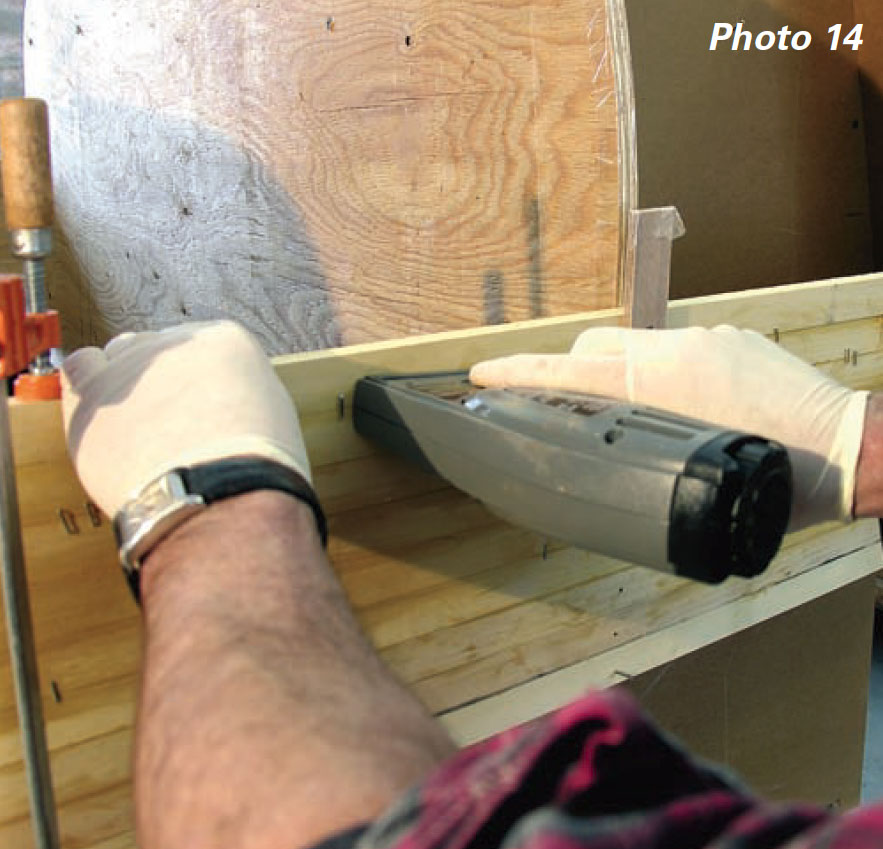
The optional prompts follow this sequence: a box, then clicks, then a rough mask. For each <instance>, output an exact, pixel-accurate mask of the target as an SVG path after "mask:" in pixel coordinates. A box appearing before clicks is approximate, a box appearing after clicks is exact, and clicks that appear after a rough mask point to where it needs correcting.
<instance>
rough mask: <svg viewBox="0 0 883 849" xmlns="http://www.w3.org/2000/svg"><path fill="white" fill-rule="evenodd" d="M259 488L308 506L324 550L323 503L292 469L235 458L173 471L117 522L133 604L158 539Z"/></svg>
mask: <svg viewBox="0 0 883 849" xmlns="http://www.w3.org/2000/svg"><path fill="white" fill-rule="evenodd" d="M258 489H274V490H278V491H280V492H287V493H288V494H289V495H292V496H294V497H295V498H297V499H299V500H301V501H303V502H304V503H306V504H308V505H309V506H310V507H311V508H312V510H313V514H314V515H315V517H316V526H317V528H318V531H319V537H320V539H321V540H322V545H323V546H325V545H327V542H328V528H327V524H326V521H325V514H324V513H323V512H322V508H321V506H320V505H319V499H318V498H317V497H316V493H315V492H314V491H313V488H312V487H311V486H310V484H309V483H308V482H307V480H306V478H304V477H303V475H301V474H299V473H298V472H296V471H294V469H291V468H289V467H288V466H283V465H282V464H281V463H276V462H274V461H272V460H264V459H262V458H259V457H231V458H228V459H224V460H217V461H215V462H211V463H202V464H200V465H196V466H190V467H186V468H178V469H172V470H171V471H169V472H165V473H164V474H162V475H160V476H159V477H158V478H155V479H154V480H152V481H150V483H148V484H147V485H146V486H144V487H143V488H142V489H141V491H140V492H139V493H138V495H137V496H135V497H134V498H132V499H131V500H130V501H128V502H126V504H124V505H123V506H122V507H121V508H120V510H119V512H118V513H117V514H116V516H115V517H114V520H113V529H114V534H115V535H116V540H117V545H118V546H119V550H120V563H121V564H122V567H123V572H124V573H125V575H126V580H127V581H128V583H129V588H130V589H131V590H132V594H133V595H134V596H135V600H136V601H138V602H139V603H140V598H141V591H140V577H141V562H142V561H143V560H144V558H145V557H146V556H147V555H148V554H149V553H150V551H151V550H152V549H153V548H154V546H155V545H156V544H157V543H158V542H160V540H162V539H163V538H165V537H166V536H168V535H169V534H170V533H171V532H172V531H173V530H174V529H175V528H177V527H178V526H179V525H181V524H183V523H184V522H186V521H187V519H189V518H190V517H191V516H194V515H195V514H197V513H200V512H202V511H203V510H205V509H206V508H207V507H208V506H209V504H212V503H213V502H215V501H220V500H221V499H223V498H231V497H232V496H234V495H242V494H244V493H246V492H252V491H254V490H258Z"/></svg>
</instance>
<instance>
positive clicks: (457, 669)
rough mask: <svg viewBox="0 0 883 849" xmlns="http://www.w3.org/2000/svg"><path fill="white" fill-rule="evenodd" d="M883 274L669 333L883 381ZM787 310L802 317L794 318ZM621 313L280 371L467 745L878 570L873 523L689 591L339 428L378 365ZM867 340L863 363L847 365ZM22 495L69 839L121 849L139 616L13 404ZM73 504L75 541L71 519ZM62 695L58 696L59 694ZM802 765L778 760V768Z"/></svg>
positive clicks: (12, 752)
mask: <svg viewBox="0 0 883 849" xmlns="http://www.w3.org/2000/svg"><path fill="white" fill-rule="evenodd" d="M881 304H883V278H880V277H866V278H859V279H856V280H841V281H829V282H824V283H818V284H813V285H812V286H808V287H800V288H795V289H792V290H790V291H787V292H786V291H783V290H781V289H777V290H773V291H762V292H757V293H744V294H738V295H733V296H730V297H724V296H719V297H715V298H704V299H697V300H694V301H690V302H682V303H675V304H672V306H671V308H670V313H669V320H670V324H673V325H679V324H683V323H686V322H688V321H689V322H698V323H704V324H714V323H716V322H719V321H734V322H736V323H740V324H744V325H746V326H751V327H754V328H756V329H759V330H762V331H764V332H768V333H772V332H773V330H774V329H778V332H779V339H780V342H781V343H782V344H783V345H786V346H787V347H789V348H790V349H791V350H794V351H796V352H798V353H802V354H803V355H805V356H808V357H809V359H810V360H811V361H813V362H816V363H819V364H820V365H821V367H822V368H824V369H825V370H826V371H828V372H829V373H831V374H833V375H835V376H837V377H839V378H840V379H842V380H844V381H846V382H848V383H850V384H851V385H855V386H867V387H875V386H881V385H883V339H881V327H883V316H881V313H883V306H881ZM789 305H790V308H789ZM619 317H620V315H619V313H618V312H617V311H609V312H605V313H601V314H588V315H584V316H581V317H577V318H567V319H564V318H561V319H549V320H547V321H544V322H528V323H526V324H524V325H520V326H514V327H508V328H484V329H479V330H473V331H462V332H457V333H447V334H441V335H439V336H435V337H429V338H424V339H413V340H403V341H400V342H398V343H391V342H390V343H377V344H372V345H365V346H358V347H354V348H350V349H345V350H337V351H329V352H324V353H320V352H315V353H306V354H302V355H298V356H294V357H286V358H280V359H278V360H277V361H276V367H277V371H278V373H279V374H280V376H281V377H282V378H283V380H284V381H285V383H286V385H287V386H288V387H289V389H290V391H291V392H292V394H293V395H294V397H295V398H296V400H297V402H298V405H299V407H300V413H301V418H302V421H303V424H304V431H305V435H306V441H307V446H308V449H309V451H310V455H311V457H312V461H313V464H314V472H315V480H316V485H317V488H318V490H319V493H320V496H321V497H322V500H323V503H324V504H325V505H326V507H327V509H328V513H329V516H330V525H331V532H332V538H331V542H330V547H329V550H330V553H331V557H332V560H333V563H334V565H335V568H336V569H337V571H338V574H339V575H340V577H341V580H342V582H343V585H344V587H345V588H346V590H347V593H348V594H349V597H350V599H351V600H352V603H353V605H354V607H355V609H356V611H357V614H358V616H359V618H360V620H361V622H362V623H363V624H364V626H365V628H366V630H367V631H368V633H369V635H370V636H371V638H372V639H373V640H374V642H375V644H376V645H377V646H378V648H379V650H380V652H381V654H382V655H383V657H384V658H385V659H386V660H387V661H388V662H389V663H390V665H391V666H392V667H393V668H394V669H395V670H396V671H397V672H398V673H399V675H401V676H402V678H403V679H404V680H405V681H406V682H408V683H409V684H410V685H412V686H413V687H414V688H415V690H416V692H417V693H418V694H419V695H420V696H421V697H422V698H423V699H424V700H425V702H426V703H427V704H428V705H429V706H430V708H431V709H432V710H434V711H436V712H437V713H439V714H441V715H442V716H443V719H444V721H445V722H446V723H447V724H448V725H449V727H450V728H451V730H452V731H453V733H454V734H455V736H456V737H457V738H458V739H460V740H464V741H465V740H469V739H475V738H477V737H481V736H483V735H485V734H488V733H491V732H492V731H494V730H496V729H498V728H500V727H502V726H505V725H508V724H511V723H512V722H516V721H520V720H523V719H527V718H530V717H532V716H536V715H538V714H540V713H542V712H544V711H546V710H549V709H551V708H552V707H554V706H556V705H558V704H560V703H561V702H563V701H564V700H566V699H567V698H569V697H570V696H572V695H575V694H577V693H578V692H580V691H581V690H583V689H584V688H586V687H588V686H590V685H605V684H610V683H617V682H619V681H622V680H624V679H625V678H627V677H630V676H633V675H637V674H640V673H641V672H644V671H647V670H650V669H653V668H655V667H657V666H660V665H664V664H667V663H670V662H671V661H672V660H673V659H675V658H677V657H680V656H684V655H687V654H689V653H691V652H694V651H696V650H698V649H701V648H702V647H703V646H705V645H708V644H710V643H713V642H715V641H718V640H720V639H723V638H725V637H727V636H728V635H732V634H734V633H739V632H740V631H742V630H744V629H746V628H748V627H750V626H751V625H754V624H757V623H760V622H763V621H766V620H768V619H770V618H772V617H774V616H776V615H778V614H781V613H786V612H787V611H788V610H790V609H792V608H794V607H797V606H800V605H802V604H804V603H807V602H809V601H811V600H812V599H814V598H817V597H820V596H824V595H826V594H827V593H829V592H831V591H833V590H835V589H837V588H838V587H845V586H848V585H849V584H851V583H852V582H854V581H857V580H859V579H860V578H861V577H862V576H863V575H866V574H870V573H872V572H874V571H876V570H878V569H879V568H880V557H879V541H878V535H877V530H876V525H875V524H874V523H867V522H863V523H857V524H854V525H850V526H842V527H841V526H825V527H821V528H815V529H812V530H810V531H807V532H804V533H802V534H799V535H794V536H792V537H789V538H788V539H787V540H786V546H785V549H784V550H783V552H782V554H781V555H780V557H779V558H778V559H777V562H776V563H775V564H774V565H773V567H771V569H770V570H769V571H768V572H767V573H766V574H765V575H764V576H761V577H760V578H758V579H755V580H753V581H750V582H742V581H738V580H736V581H730V582H727V583H725V584H724V585H722V586H721V587H717V588H709V587H703V586H699V585H694V584H689V583H685V582H683V581H680V580H678V579H675V578H671V577H669V576H666V575H662V574H657V573H654V572H652V571H649V570H645V569H641V568H639V567H633V566H629V565H626V564H623V563H619V562H616V561H613V560H610V559H608V558H603V557H598V556H596V555H592V554H588V553H585V552H577V551H575V550H572V549H566V548H562V547H561V546H559V545H556V544H554V543H549V544H548V546H546V551H545V557H544V555H543V549H544V543H545V542H546V541H545V540H543V539H541V538H540V537H538V536H536V535H535V534H532V533H529V532H526V531H522V530H520V529H518V528H514V527H510V526H508V525H506V524H504V523H502V522H501V521H499V520H497V519H495V518H493V517H492V516H490V515H489V514H488V513H487V512H486V511H485V510H484V509H483V508H482V507H481V506H480V505H478V504H477V503H475V502H473V501H471V500H470V499H468V498H466V497H464V496H462V495H460V494H458V493H456V492H454V491H452V490H451V489H449V488H447V487H445V486H444V485H443V484H442V483H441V482H440V481H438V480H437V479H435V478H434V477H431V476H428V475H424V474H422V473H419V472H416V471H414V470H412V469H411V468H409V467H407V466H405V465H404V464H402V463H399V462H396V461H394V460H393V459H391V458H389V457H387V456H384V455H382V454H380V453H379V452H378V451H376V450H375V449H374V448H373V447H372V446H370V445H368V444H367V443H365V442H363V441H362V440H360V439H359V438H358V437H356V436H355V434H354V433H353V432H352V428H351V424H350V422H349V416H348V414H347V413H346V410H345V414H344V416H343V418H340V419H339V418H338V400H337V399H338V395H339V394H343V395H344V402H345V407H346V397H347V393H348V392H349V390H350V389H351V387H352V384H353V382H354V380H355V379H356V377H358V376H361V375H363V374H365V373H368V372H371V371H377V370H386V369H389V370H393V371H395V370H403V369H420V368H426V367H430V368H431V367H433V366H435V367H439V368H444V367H448V366H455V365H463V364H466V363H467V362H470V361H472V360H474V359H476V358H478V357H481V356H486V355H489V354H493V353H502V352H506V351H511V350H513V348H514V349H521V350H530V349H536V350H564V349H566V347H567V345H568V344H569V342H570V341H571V340H572V338H573V336H574V335H575V333H576V332H577V330H578V329H579V328H581V327H584V326H587V325H590V324H597V323H608V324H609V323H615V322H616V321H617V320H618V319H619ZM847 346H851V347H852V348H854V349H855V350H856V351H857V352H858V353H857V358H856V361H857V364H856V365H852V360H851V358H850V362H849V364H847V363H845V362H844V358H843V349H844V348H845V347H847ZM11 413H12V421H13V427H14V430H15V446H16V462H17V466H18V475H19V478H18V480H19V493H20V500H21V505H22V517H23V524H24V532H25V541H26V551H27V557H28V570H29V577H30V583H31V587H32V592H33V604H34V616H35V621H36V628H37V641H38V651H39V657H40V663H41V674H42V680H43V693H44V702H45V712H46V716H47V720H48V731H49V741H50V745H51V747H52V757H53V767H54V770H55V781H56V790H57V796H58V801H59V805H60V820H61V828H62V833H63V834H64V837H65V840H66V841H67V845H68V846H71V847H74V846H77V847H80V846H93V845H94V846H101V845H104V843H105V842H107V845H116V844H115V841H117V840H119V841H121V845H126V843H125V840H126V837H125V835H126V834H127V831H128V829H129V828H130V809H129V801H128V795H127V788H128V781H129V756H128V752H129V746H130V742H131V725H132V708H133V699H134V693H135V687H136V670H137V665H138V656H139V623H138V617H137V612H136V610H135V608H134V606H133V604H132V602H131V600H130V599H129V598H128V595H127V590H126V589H125V586H124V584H123V581H122V580H121V579H120V576H119V574H118V567H117V565H116V556H115V552H114V547H113V542H112V539H111V534H110V529H109V527H108V525H107V523H106V522H105V523H103V524H102V525H101V526H100V527H97V528H96V527H93V526H92V524H91V523H90V521H89V519H88V515H87V512H86V509H85V496H84V494H83V492H82V490H81V489H80V487H79V484H78V483H77V481H76V479H75V477H74V475H73V471H72V469H71V468H70V465H69V463H68V461H67V458H66V454H65V449H64V443H63V438H62V433H61V426H60V420H59V415H58V409H57V407H55V406H54V405H51V404H49V405H38V406H14V407H13V408H12V410H11ZM59 508H65V509H67V510H70V511H71V513H72V514H73V515H74V518H75V520H76V523H77V526H78V529H79V533H77V534H75V535H68V534H67V533H66V532H65V530H64V527H63V525H62V523H61V521H60V519H59V518H58V515H57V510H58V509H59ZM8 676H9V668H8V662H7V660H6V655H5V652H4V653H3V654H2V656H0V845H15V846H26V845H27V843H26V842H25V841H26V835H27V833H28V827H29V826H28V822H27V817H26V802H27V800H26V795H25V785H24V781H23V775H22V769H21V764H20V762H19V751H18V739H17V730H16V719H15V714H14V708H13V705H12V699H11V694H10V684H9V678H8ZM52 681H54V682H56V686H57V690H58V694H59V696H60V699H61V700H60V701H58V702H57V701H56V700H55V698H54V697H53V691H52V688H51V686H50V682H52ZM784 768H785V767H784V766H783V769H784Z"/></svg>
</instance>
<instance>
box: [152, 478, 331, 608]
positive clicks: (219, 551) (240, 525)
mask: <svg viewBox="0 0 883 849" xmlns="http://www.w3.org/2000/svg"><path fill="white" fill-rule="evenodd" d="M256 550H260V553H261V554H267V555H268V556H269V557H272V558H275V559H276V562H278V563H280V564H282V563H283V562H284V561H285V560H286V558H285V555H286V554H289V553H292V552H296V551H300V552H304V551H309V552H314V553H315V554H317V555H321V552H322V542H321V539H320V536H319V531H318V528H317V526H316V519H315V515H314V513H313V510H312V508H311V507H310V506H309V505H308V504H306V503H305V502H303V501H301V500H300V499H298V498H296V497H294V496H292V495H289V494H288V493H284V492H280V491H277V490H255V491H252V492H246V493H243V494H241V495H236V496H232V497H230V498H225V499H223V500H222V501H216V502H215V503H213V504H211V505H209V506H208V507H207V508H206V509H205V510H204V511H202V512H201V513H199V514H198V515H196V516H193V517H191V518H190V519H188V520H187V521H186V522H185V523H184V524H182V525H180V526H179V527H177V528H175V529H174V530H173V531H172V532H171V533H170V534H169V535H168V536H166V537H165V538H164V539H163V540H161V541H160V542H159V543H158V544H157V545H156V546H155V547H154V548H153V549H152V550H151V552H150V553H149V554H148V555H147V556H146V557H145V558H144V561H143V563H142V567H141V597H142V601H143V603H144V604H145V605H147V604H148V603H149V599H150V598H152V597H155V596H156V595H157V594H158V593H159V592H162V590H163V588H164V587H165V586H168V585H170V584H172V583H174V584H175V585H176V586H177V587H178V589H180V588H181V587H183V586H193V587H194V588H195V589H196V588H197V587H200V586H203V587H204V588H206V589H207V588H209V587H211V586H213V579H214V578H216V577H218V576H219V575H220V574H221V573H223V574H224V575H227V574H229V571H230V565H231V564H232V563H242V564H243V571H244V572H246V573H247V571H248V569H249V568H250V567H253V564H250V563H248V562H246V561H247V560H248V555H246V554H244V553H243V552H249V554H254V552H255V551H256ZM203 591H204V590H203Z"/></svg>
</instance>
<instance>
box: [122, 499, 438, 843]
mask: <svg viewBox="0 0 883 849" xmlns="http://www.w3.org/2000/svg"><path fill="white" fill-rule="evenodd" d="M142 589H143V599H144V612H145V623H146V637H147V639H146V649H145V665H144V675H143V688H142V697H141V703H140V708H139V710H140V716H139V735H138V741H137V746H136V805H137V811H138V826H139V836H140V841H141V842H140V845H143V846H144V847H145V849H150V847H152V846H162V847H163V849H171V847H176V846H182V847H184V846H187V847H191V846H196V845H198V846H200V847H210V846H216V845H217V846H234V845H235V846H238V847H243V849H249V848H250V847H254V848H255V849H257V847H275V846H279V847H283V846H284V847H286V849H287V847H297V846H303V845H308V844H310V843H312V842H315V841H316V840H318V839H321V838H322V837H324V836H326V835H328V834H330V833H333V832H334V831H337V830H339V829H342V828H345V827H347V826H348V825H352V824H355V823H358V822H361V821H365V820H368V819H370V818H372V817H374V816H376V815H377V814H378V813H379V812H380V811H381V810H382V809H383V808H384V807H385V806H386V805H387V804H389V802H390V801H392V800H393V799H394V798H395V797H396V796H397V795H398V794H399V793H400V792H401V791H402V790H403V789H405V788H406V787H407V786H408V785H410V784H411V783H413V782H415V781H417V780H418V779H419V778H421V777H422V776H423V775H424V774H426V773H427V772H428V771H429V770H430V769H431V768H432V767H433V766H435V765H436V764H437V763H438V762H439V761H440V760H442V759H443V758H444V757H445V756H446V755H448V754H449V753H450V752H451V751H452V750H453V746H452V744H451V743H450V741H449V740H448V738H447V737H446V735H445V734H444V733H443V732H442V731H441V729H440V728H439V726H438V725H437V724H436V723H435V721H434V720H432V719H431V717H429V716H428V715H427V714H426V713H425V711H424V710H423V709H422V707H421V706H420V705H419V704H418V703H417V702H416V700H415V699H414V698H413V697H412V696H411V695H410V694H408V693H407V692H406V691H405V690H404V689H403V688H402V687H401V686H400V685H399V684H398V683H397V682H396V680H395V679H394V678H393V677H392V676H391V675H390V673H389V672H388V671H387V670H386V669H385V667H384V666H383V665H382V664H381V662H380V661H379V659H378V658H377V656H376V655H375V653H374V651H373V649H372V648H371V647H370V645H369V644H368V643H367V641H366V640H365V639H364V637H363V636H362V634H361V632H360V630H359V628H358V626H357V625H356V623H355V620H354V619H353V617H352V614H351V613H350V611H349V607H348V605H347V602H346V598H345V596H344V594H343V592H342V590H341V588H340V586H339V584H338V582H337V580H336V578H335V576H334V574H333V572H332V571H331V569H330V567H329V566H328V563H327V560H326V559H325V556H324V553H323V552H322V550H321V547H320V545H319V542H318V537H317V535H316V533H315V528H314V521H313V517H312V514H311V512H310V510H309V508H307V507H306V506H304V505H302V504H300V503H299V502H297V501H295V500H294V499H292V498H290V497H288V496H286V495H282V494H279V493H272V492H258V493H251V494H249V495H244V496H240V497H238V498H235V499H230V500H229V501H226V502H220V503H218V504H216V505H214V506H213V507H211V508H210V509H209V510H208V511H206V512H205V513H204V514H203V515H201V516H199V517H197V518H196V519H193V520H191V521H190V522H188V523H186V524H185V525H184V526H182V528H180V529H179V530H178V531H177V532H176V533H175V534H173V535H172V536H171V537H170V538H169V539H168V540H166V541H164V542H163V543H162V544H160V546H158V547H157V549H156V550H155V552H154V553H153V554H152V555H151V556H150V557H149V559H148V561H147V563H146V564H145V570H144V579H143V587H142Z"/></svg>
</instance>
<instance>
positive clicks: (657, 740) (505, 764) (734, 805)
mask: <svg viewBox="0 0 883 849" xmlns="http://www.w3.org/2000/svg"><path fill="white" fill-rule="evenodd" d="M355 846H356V847H358V849H495V847H504V849H774V847H775V849H785V847H787V849H871V847H875V849H881V848H883V807H868V808H863V809H858V810H856V811H854V812H852V813H850V814H847V815H845V816H836V815H834V814H831V813H828V812H826V811H824V810H821V809H819V808H816V807H812V806H809V805H782V804H771V803H768V802H764V801H762V800H760V799H757V798H755V797H754V796H752V795H751V794H750V793H749V792H748V791H746V790H745V789H743V788H742V787H740V786H738V784H737V783H736V782H735V781H733V780H732V779H730V778H727V777H725V776H724V775H723V773H721V772H719V771H717V770H716V769H714V768H712V767H709V766H707V765H705V764H702V763H700V762H698V761H697V760H696V759H694V758H692V757H690V756H689V755H688V754H687V753H686V752H684V751H683V750H682V749H681V748H680V747H679V746H678V745H677V744H676V743H674V742H672V741H671V740H669V739H668V738H667V737H665V735H663V734H662V733H660V731H659V730H657V729H656V728H655V727H654V725H653V724H652V723H651V722H650V721H649V720H648V719H647V718H646V717H645V716H644V715H643V714H642V713H641V712H640V710H639V709H638V708H637V706H636V705H635V703H634V701H633V700H632V699H631V698H630V697H629V696H628V695H626V694H625V693H623V692H621V691H616V690H611V691H606V692H600V693H592V694H590V695H587V696H585V697H584V698H582V699H580V700H578V701H576V702H574V703H573V704H571V705H568V706H567V707H565V708H562V709H561V710H559V711H557V712H556V713H554V714H551V715H549V716H546V717H543V718H541V719H539V720H536V721H534V722H530V723H527V724H525V725H522V726H519V727H517V728H513V729H510V730H508V731H505V732H503V733H502V734H499V735H497V736H495V737H493V738H492V739H490V740H486V741H483V742H481V743H478V744H476V745H473V746H470V747H469V748H467V749H464V750H463V751H461V752H459V753H458V754H457V755H455V756H454V757H453V758H451V759H450V760H449V761H448V762H447V763H445V764H443V765H442V766H441V767H440V768H439V769H438V770H436V772H435V773H434V774H433V775H431V776H430V777H429V778H428V779H427V780H426V781H425V782H423V784H422V785H420V786H419V787H417V788H415V789H413V790H412V791H410V792H409V793H408V794H407V795H406V796H405V797H404V798H403V799H402V800H400V802H399V804H398V805H396V806H395V807H394V808H393V809H392V810H390V811H389V812H388V813H387V814H386V815H385V816H383V817H382V818H381V819H379V820H378V821H377V822H375V823H373V824H372V825H370V826H369V827H368V828H367V830H366V831H364V832H362V834H361V835H360V836H359V837H358V838H357V839H356V842H355Z"/></svg>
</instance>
